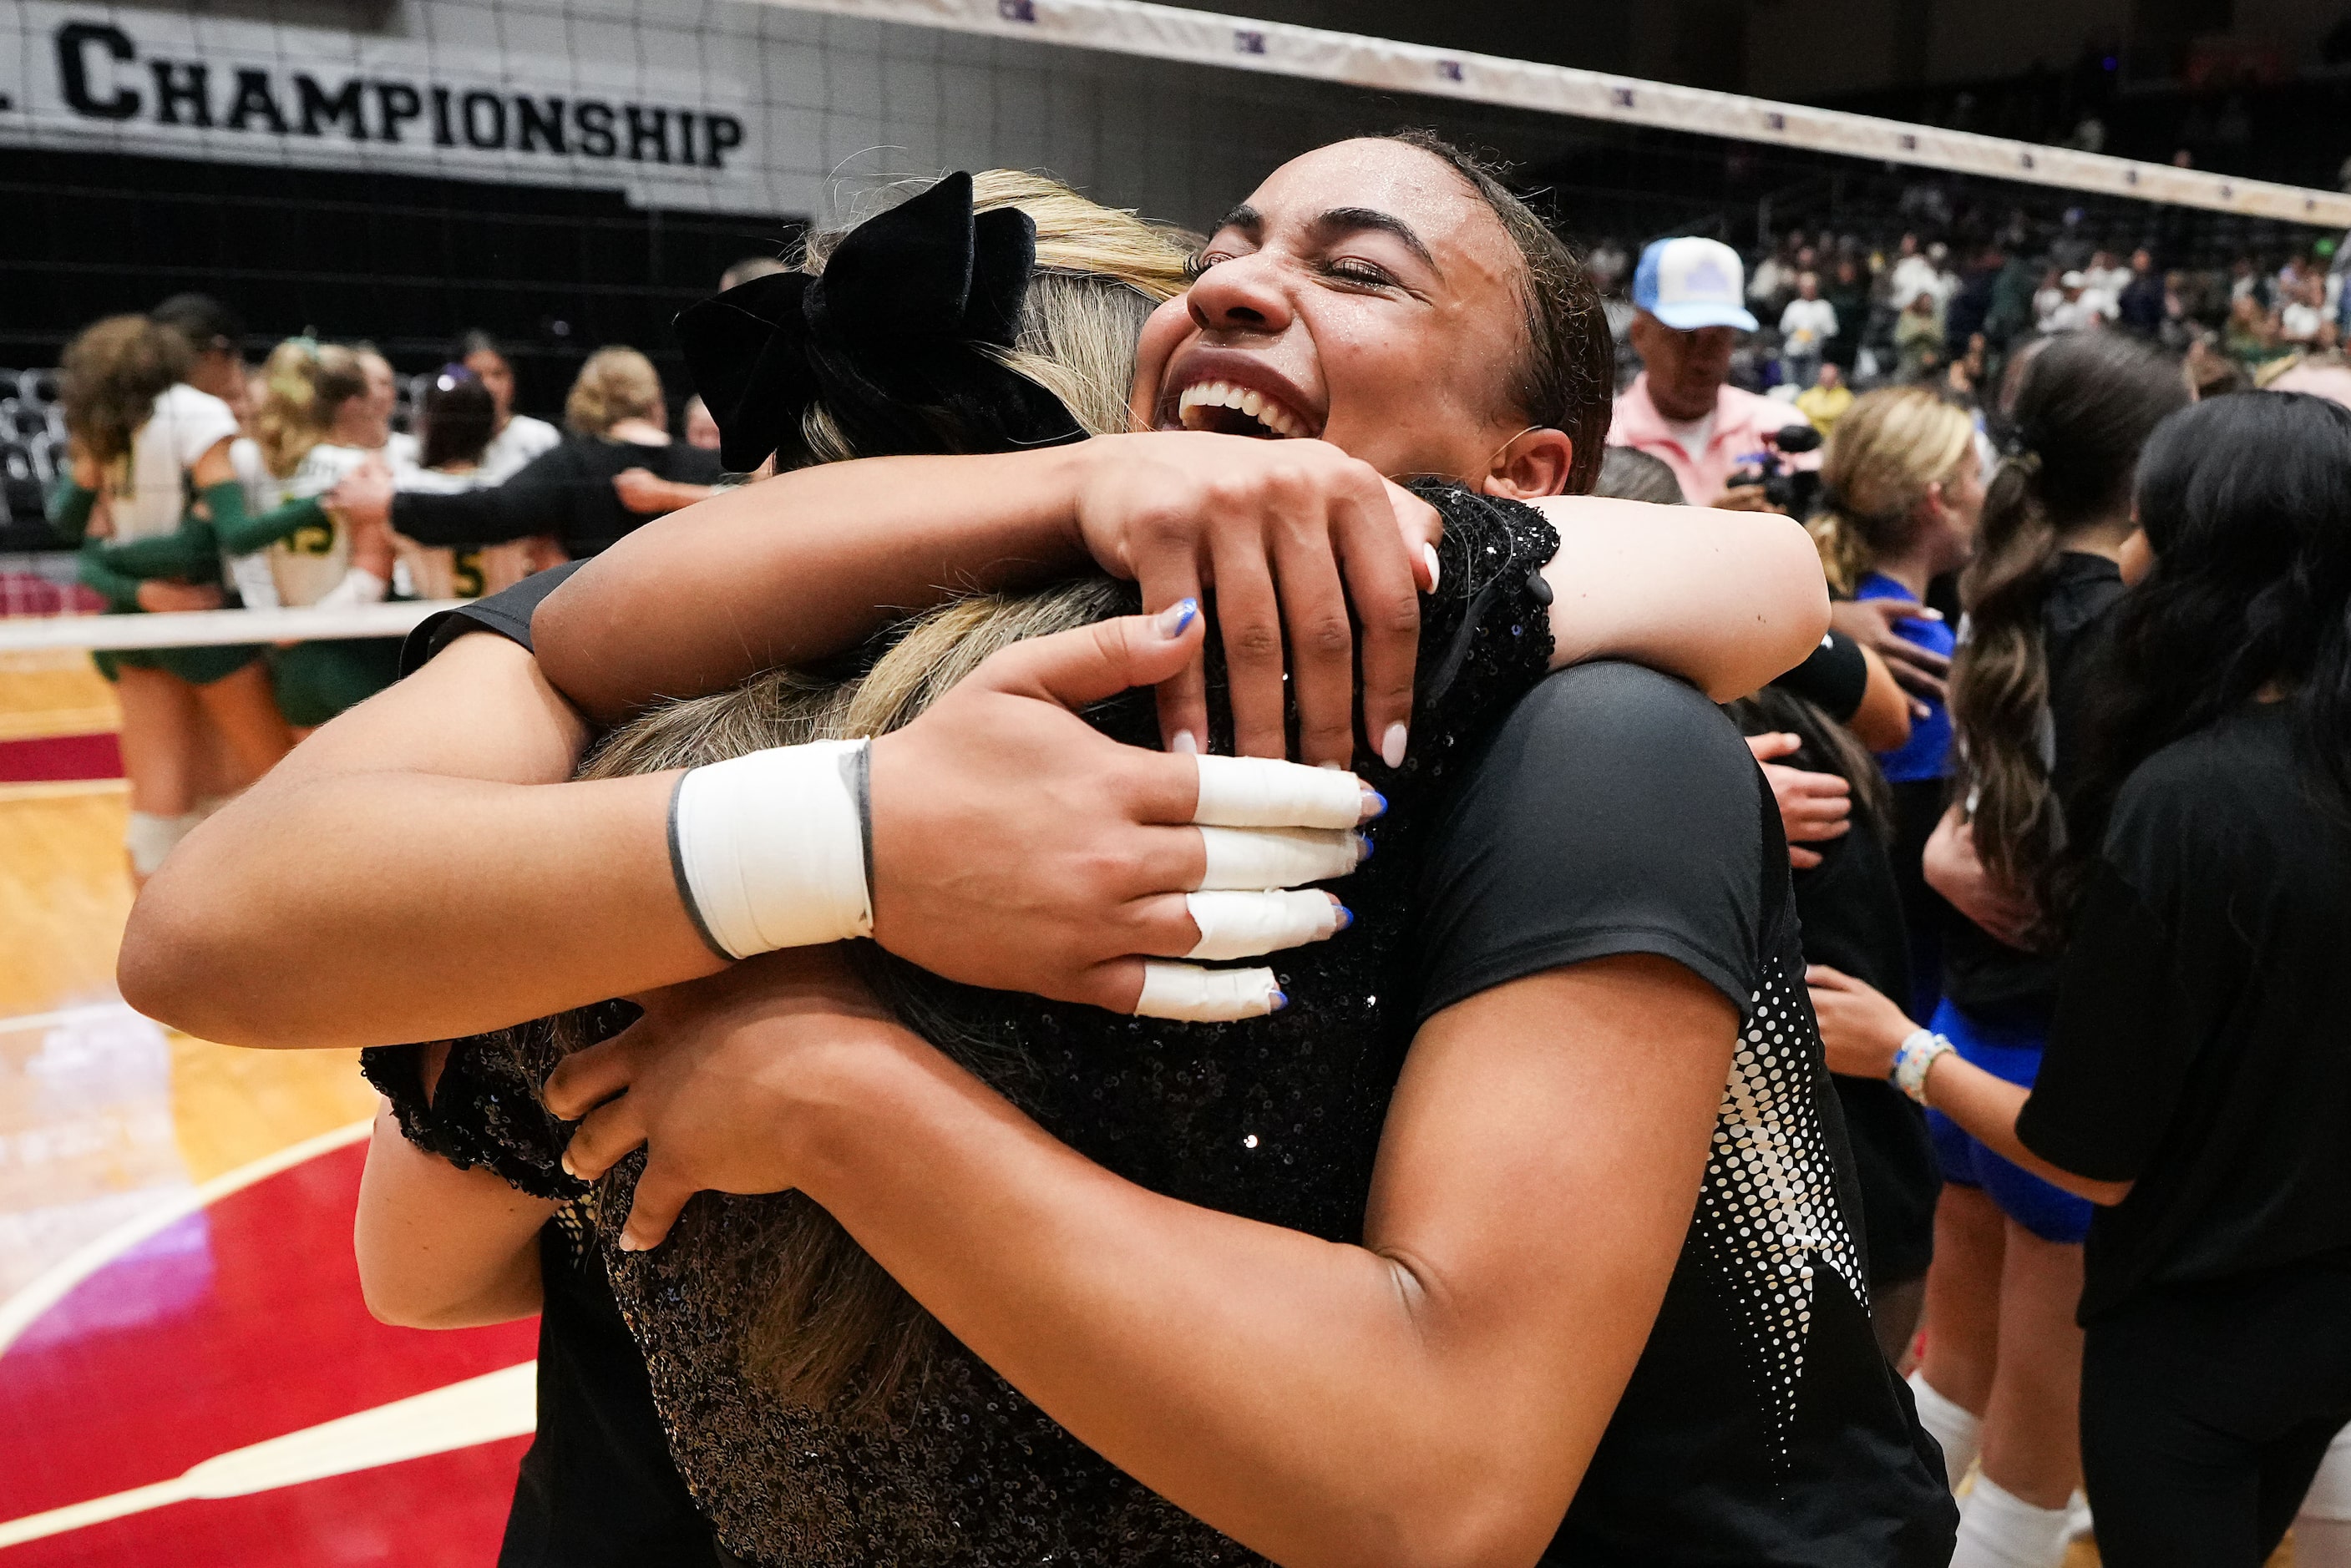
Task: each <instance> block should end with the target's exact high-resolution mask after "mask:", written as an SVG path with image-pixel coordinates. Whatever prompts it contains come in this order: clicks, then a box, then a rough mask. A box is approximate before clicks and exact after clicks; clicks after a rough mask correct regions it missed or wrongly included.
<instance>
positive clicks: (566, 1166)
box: [563, 1148, 580, 1181]
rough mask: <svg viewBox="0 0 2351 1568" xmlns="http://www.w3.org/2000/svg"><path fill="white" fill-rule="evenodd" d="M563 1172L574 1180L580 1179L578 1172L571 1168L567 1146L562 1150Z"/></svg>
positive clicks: (569, 1152)
mask: <svg viewBox="0 0 2351 1568" xmlns="http://www.w3.org/2000/svg"><path fill="white" fill-rule="evenodd" d="M563 1174H564V1175H566V1176H568V1177H569V1178H571V1179H572V1180H574V1181H577V1180H579V1179H580V1173H579V1172H578V1171H576V1170H574V1169H572V1168H571V1151H570V1150H569V1149H568V1148H567V1149H565V1150H564V1151H563Z"/></svg>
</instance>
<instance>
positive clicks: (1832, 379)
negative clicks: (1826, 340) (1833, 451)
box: [1796, 360, 1853, 436]
mask: <svg viewBox="0 0 2351 1568" xmlns="http://www.w3.org/2000/svg"><path fill="white" fill-rule="evenodd" d="M1851 407H1853V389H1852V388H1851V387H1848V386H1846V385H1845V384H1844V371H1842V370H1840V369H1837V367H1836V362H1835V361H1834V360H1828V361H1825V362H1823V364H1822V366H1821V369H1820V379H1818V380H1816V381H1814V382H1813V384H1812V385H1811V386H1809V387H1807V388H1805V389H1803V390H1802V391H1801V392H1798V393H1797V394H1796V411H1797V412H1798V413H1800V414H1802V415H1803V416H1804V417H1805V418H1806V419H1808V420H1810V421H1813V429H1814V430H1816V431H1820V432H1821V434H1822V435H1823V436H1825V435H1827V434H1829V433H1830V432H1831V431H1834V430H1835V429H1836V422H1837V421H1838V420H1840V419H1842V418H1844V411H1845V410H1847V409H1849V408H1851Z"/></svg>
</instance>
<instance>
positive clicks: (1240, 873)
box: [1199, 827, 1364, 892]
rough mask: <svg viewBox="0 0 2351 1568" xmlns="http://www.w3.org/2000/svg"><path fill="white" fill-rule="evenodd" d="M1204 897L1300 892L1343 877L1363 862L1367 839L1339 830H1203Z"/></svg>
mask: <svg viewBox="0 0 2351 1568" xmlns="http://www.w3.org/2000/svg"><path fill="white" fill-rule="evenodd" d="M1200 839H1201V842H1202V843H1204V844H1205V845H1206V846H1207V851H1208V856H1207V869H1206V870H1205V871H1203V872H1202V873H1201V875H1200V888H1199V890H1200V891H1202V892H1211V891H1220V890H1226V889H1241V890H1254V889H1256V888H1296V887H1300V886H1302V885H1303V884H1305V883H1308V882H1325V881H1328V880H1330V879H1331V878H1332V877H1344V876H1346V875H1347V874H1348V873H1349V872H1351V871H1353V870H1354V868H1355V867H1356V866H1357V865H1358V864H1359V863H1360V862H1361V861H1362V860H1363V858H1364V840H1363V839H1362V838H1360V837H1359V836H1356V835H1355V834H1353V833H1350V832H1348V831H1346V830H1345V829H1343V828H1336V827H1204V828H1202V829H1200Z"/></svg>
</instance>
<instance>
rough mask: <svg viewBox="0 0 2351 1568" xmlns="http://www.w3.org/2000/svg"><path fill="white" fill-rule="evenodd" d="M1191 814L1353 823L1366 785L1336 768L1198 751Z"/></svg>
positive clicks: (1251, 821) (1209, 818)
mask: <svg viewBox="0 0 2351 1568" xmlns="http://www.w3.org/2000/svg"><path fill="white" fill-rule="evenodd" d="M1196 761H1197V763H1199V768H1200V800H1199V804H1198V805H1196V806H1194V807H1193V808H1192V820H1193V821H1194V822H1198V823H1207V824H1209V825H1212V826H1217V827H1353V826H1355V824H1356V823H1358V822H1360V821H1362V820H1363V816H1364V785H1363V783H1362V781H1361V780H1359V779H1357V778H1356V777H1355V775H1354V774H1350V773H1343V772H1341V771H1340V770H1339V769H1337V768H1310V767H1307V766H1305V765H1304V764H1303V763H1285V762H1280V761H1277V760H1275V759H1274V758H1271V757H1227V756H1214V755H1209V756H1202V757H1199V758H1197V759H1196Z"/></svg>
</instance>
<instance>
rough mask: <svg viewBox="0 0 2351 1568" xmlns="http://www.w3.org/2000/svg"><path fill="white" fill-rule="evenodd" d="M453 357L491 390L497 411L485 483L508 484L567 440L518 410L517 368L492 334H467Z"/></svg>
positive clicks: (485, 454)
mask: <svg viewBox="0 0 2351 1568" xmlns="http://www.w3.org/2000/svg"><path fill="white" fill-rule="evenodd" d="M450 358H453V359H455V360H456V361H457V363H459V364H460V365H463V366H465V369H468V370H471V371H472V372H473V373H474V375H475V379H478V380H479V381H480V382H481V383H482V385H483V386H484V387H486V388H487V389H489V394H490V400H491V401H492V403H493V404H495V405H496V409H497V423H496V428H494V429H493V430H492V431H491V432H490V444H489V445H488V446H486V447H485V448H483V449H482V460H481V466H480V468H479V470H478V472H479V473H480V475H481V483H484V484H504V483H506V482H507V480H509V479H511V478H513V477H514V476H515V475H516V474H517V473H520V472H522V471H523V468H524V466H525V465H526V464H528V462H530V461H531V459H533V458H535V457H537V456H538V455H539V454H540V453H541V452H549V451H552V450H553V449H554V447H555V445H556V443H557V442H559V441H561V440H562V439H563V438H562V436H561V435H559V434H558V433H557V431H556V429H555V427H554V426H553V425H551V424H549V423H548V422H547V421H545V420H535V419H533V418H531V417H530V416H529V415H528V414H518V413H517V412H515V411H514V395H515V374H514V367H513V366H512V365H510V364H508V363H507V357H506V354H505V351H504V350H502V349H500V348H499V347H498V345H497V340H496V338H494V337H491V336H490V335H489V334H488V333H486V332H482V331H478V330H477V331H473V332H468V333H466V334H465V335H464V336H463V337H459V338H458V339H457V351H456V352H455V354H453V355H451V356H450Z"/></svg>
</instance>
